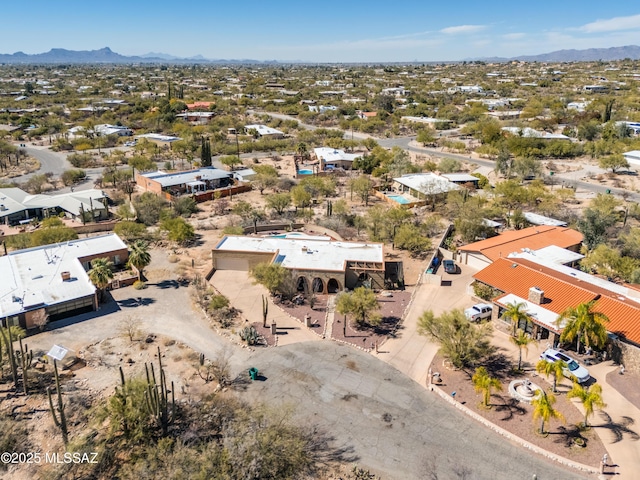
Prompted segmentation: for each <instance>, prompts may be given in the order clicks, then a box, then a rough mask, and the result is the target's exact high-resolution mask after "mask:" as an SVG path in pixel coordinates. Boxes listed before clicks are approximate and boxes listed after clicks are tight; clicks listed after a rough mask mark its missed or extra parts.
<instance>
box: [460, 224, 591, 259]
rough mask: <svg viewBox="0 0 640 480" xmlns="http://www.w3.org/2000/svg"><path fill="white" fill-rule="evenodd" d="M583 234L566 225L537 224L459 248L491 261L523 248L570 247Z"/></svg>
mask: <svg viewBox="0 0 640 480" xmlns="http://www.w3.org/2000/svg"><path fill="white" fill-rule="evenodd" d="M582 239H583V236H582V234H581V233H580V232H578V231H577V230H573V229H571V228H566V227H552V226H539V227H529V228H523V229H522V230H509V231H506V232H503V233H501V234H500V235H498V236H496V237H491V238H487V239H486V240H480V241H479V242H474V243H470V244H468V245H465V246H463V247H460V248H459V250H461V251H463V252H480V253H482V254H483V255H484V256H485V257H487V258H488V259H489V260H491V261H492V262H495V261H496V260H497V259H499V258H501V257H506V256H508V255H509V254H510V253H513V252H521V251H522V250H523V249H525V248H530V249H531V250H538V249H540V248H544V247H549V246H551V245H556V246H558V247H561V248H570V247H574V246H577V245H580V243H582Z"/></svg>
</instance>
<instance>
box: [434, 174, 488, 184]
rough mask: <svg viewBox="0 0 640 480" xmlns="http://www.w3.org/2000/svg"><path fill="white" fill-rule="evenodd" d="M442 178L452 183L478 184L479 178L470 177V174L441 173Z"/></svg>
mask: <svg viewBox="0 0 640 480" xmlns="http://www.w3.org/2000/svg"><path fill="white" fill-rule="evenodd" d="M440 176H441V177H444V178H446V179H447V180H450V181H452V182H478V181H479V180H478V177H474V176H473V175H469V174H468V173H441V174H440Z"/></svg>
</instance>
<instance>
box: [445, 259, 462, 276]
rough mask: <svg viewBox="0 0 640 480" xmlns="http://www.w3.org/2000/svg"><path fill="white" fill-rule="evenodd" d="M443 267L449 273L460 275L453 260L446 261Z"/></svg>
mask: <svg viewBox="0 0 640 480" xmlns="http://www.w3.org/2000/svg"><path fill="white" fill-rule="evenodd" d="M442 266H443V267H444V271H445V272H447V273H458V267H457V266H456V264H455V262H454V261H453V260H444V261H443V262H442Z"/></svg>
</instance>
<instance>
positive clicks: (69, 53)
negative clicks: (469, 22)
mask: <svg viewBox="0 0 640 480" xmlns="http://www.w3.org/2000/svg"><path fill="white" fill-rule="evenodd" d="M625 58H630V59H632V60H639V59H640V47H639V46H637V45H627V46H624V47H611V48H588V49H585V50H558V51H556V52H551V53H543V54H540V55H521V56H517V57H511V58H504V57H485V58H475V59H470V60H482V61H485V62H509V61H514V60H521V61H526V62H584V61H597V60H604V61H608V60H622V59H625ZM65 63H66V64H91V63H107V64H114V63H117V64H133V63H184V64H190V63H216V64H277V63H282V62H278V61H277V60H265V61H261V60H251V59H241V60H235V59H229V60H222V59H216V60H213V59H208V58H205V57H203V56H202V55H196V56H193V57H188V58H181V57H176V56H173V55H168V54H166V53H157V52H150V53H146V54H144V55H140V56H126V55H120V54H119V53H116V52H114V51H112V50H111V49H110V48H109V47H105V48H101V49H100V50H66V49H64V48H52V49H51V50H49V51H48V52H45V53H36V54H27V53H24V52H16V53H13V54H0V64H65ZM285 63H305V62H303V61H296V62H285ZM310 63H315V62H310ZM367 63H369V62H367ZM383 63H384V62H383ZM413 63H424V62H413ZM427 63H431V62H427Z"/></svg>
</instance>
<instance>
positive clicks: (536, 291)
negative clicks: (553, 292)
mask: <svg viewBox="0 0 640 480" xmlns="http://www.w3.org/2000/svg"><path fill="white" fill-rule="evenodd" d="M529 301H530V302H531V303H535V304H536V305H542V304H543V303H544V291H542V290H541V289H540V288H539V287H531V288H530V289H529Z"/></svg>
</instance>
